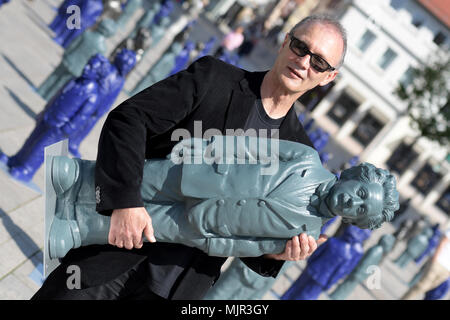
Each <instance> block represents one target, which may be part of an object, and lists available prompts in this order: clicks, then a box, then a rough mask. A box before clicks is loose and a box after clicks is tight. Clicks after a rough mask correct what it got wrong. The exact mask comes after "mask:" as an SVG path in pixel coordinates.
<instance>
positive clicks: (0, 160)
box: [0, 151, 9, 166]
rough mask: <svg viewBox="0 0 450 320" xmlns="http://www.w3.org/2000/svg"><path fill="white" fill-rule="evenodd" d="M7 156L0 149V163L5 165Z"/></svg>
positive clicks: (7, 159)
mask: <svg viewBox="0 0 450 320" xmlns="http://www.w3.org/2000/svg"><path fill="white" fill-rule="evenodd" d="M8 161H9V157H8V156H7V155H6V154H4V153H3V152H1V151H0V163H3V164H4V165H5V166H7V165H8Z"/></svg>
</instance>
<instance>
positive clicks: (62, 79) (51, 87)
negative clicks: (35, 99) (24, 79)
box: [38, 63, 73, 101]
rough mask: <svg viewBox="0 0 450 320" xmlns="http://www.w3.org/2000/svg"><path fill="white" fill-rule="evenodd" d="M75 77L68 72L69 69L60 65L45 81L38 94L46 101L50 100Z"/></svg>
mask: <svg viewBox="0 0 450 320" xmlns="http://www.w3.org/2000/svg"><path fill="white" fill-rule="evenodd" d="M72 77H73V75H72V74H71V73H70V72H69V71H68V70H67V68H66V67H65V66H64V65H63V64H62V63H60V64H59V65H58V66H57V67H56V69H55V70H54V71H53V72H52V73H51V74H50V75H49V76H48V77H47V79H45V81H44V82H43V83H42V84H41V85H40V86H39V88H38V93H39V94H40V95H41V97H42V98H44V99H45V100H47V101H48V100H50V99H51V98H52V97H53V96H54V95H55V94H56V93H57V92H58V90H59V89H61V88H62V87H63V86H64V85H65V84H66V82H67V81H69V80H70V79H71V78H72Z"/></svg>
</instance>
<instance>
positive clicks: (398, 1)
mask: <svg viewBox="0 0 450 320" xmlns="http://www.w3.org/2000/svg"><path fill="white" fill-rule="evenodd" d="M391 7H392V8H394V9H395V10H398V9H400V8H401V7H402V0H391Z"/></svg>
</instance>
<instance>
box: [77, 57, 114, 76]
mask: <svg viewBox="0 0 450 320" xmlns="http://www.w3.org/2000/svg"><path fill="white" fill-rule="evenodd" d="M106 63H107V64H109V61H108V59H106V58H105V57H104V56H103V55H102V54H100V53H98V54H96V55H93V56H92V57H91V58H90V59H89V61H88V62H87V63H86V65H85V66H84V68H83V73H82V77H83V78H86V79H99V78H103V77H104V76H106V74H105V73H106V71H107V65H105V64H106Z"/></svg>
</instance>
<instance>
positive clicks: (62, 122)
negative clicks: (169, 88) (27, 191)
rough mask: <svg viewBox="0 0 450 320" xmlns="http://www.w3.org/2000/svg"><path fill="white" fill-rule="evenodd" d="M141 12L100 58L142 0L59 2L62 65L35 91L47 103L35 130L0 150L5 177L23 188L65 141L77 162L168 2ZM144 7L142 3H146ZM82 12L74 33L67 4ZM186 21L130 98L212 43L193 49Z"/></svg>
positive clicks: (158, 27) (54, 26)
mask: <svg viewBox="0 0 450 320" xmlns="http://www.w3.org/2000/svg"><path fill="white" fill-rule="evenodd" d="M148 2H150V9H149V10H147V11H146V12H145V13H144V14H143V15H142V17H141V18H140V20H139V21H138V22H137V23H136V25H135V27H134V29H133V30H132V31H131V32H130V34H129V35H128V36H127V37H126V38H125V39H124V40H123V41H122V42H121V43H120V44H119V45H118V46H117V47H116V48H115V49H114V50H113V51H112V53H111V56H110V57H109V60H110V61H113V63H110V62H109V61H108V59H107V58H105V56H104V55H105V53H106V52H107V46H106V39H107V38H109V37H111V36H113V35H114V34H115V33H116V31H117V30H118V29H119V28H121V27H123V26H124V25H125V24H126V23H127V21H128V20H129V19H130V18H131V16H132V15H133V13H134V12H135V11H136V9H137V8H138V7H139V6H141V4H142V0H128V1H124V0H64V1H63V2H62V4H61V5H60V7H59V8H58V9H57V14H56V16H55V18H54V19H53V21H52V22H51V23H50V25H49V27H50V29H51V30H53V31H54V33H55V36H54V38H53V40H54V41H56V42H57V43H59V44H60V45H61V46H63V47H64V48H65V51H64V54H63V56H62V59H61V62H60V63H59V65H58V66H57V67H56V68H55V69H54V70H53V72H52V73H51V74H50V75H49V76H48V77H47V78H46V79H45V80H44V82H43V83H42V84H41V85H40V86H39V88H37V92H38V93H39V94H40V95H41V97H42V98H44V99H45V100H46V101H48V102H47V104H46V106H45V108H44V111H42V112H41V113H40V114H39V116H38V117H37V119H36V127H35V128H34V130H33V131H32V133H31V134H30V136H29V137H28V138H27V140H26V141H25V143H24V144H23V146H22V148H21V149H20V150H19V151H18V152H17V153H16V154H15V155H13V156H10V157H8V156H7V155H6V154H3V153H1V152H0V162H1V163H3V164H4V165H6V166H7V170H8V172H9V174H10V175H11V176H12V177H13V178H15V179H16V180H19V181H21V182H24V183H26V184H27V183H29V182H30V181H31V180H32V178H33V176H34V174H35V173H36V172H37V170H38V169H39V168H40V166H41V165H42V163H43V160H44V148H45V147H46V146H48V145H51V144H53V143H55V142H57V141H60V140H62V139H66V138H68V139H69V151H70V152H71V153H72V154H73V155H74V156H76V157H81V155H80V153H79V151H78V150H79V146H80V143H81V142H82V141H83V139H84V138H86V136H87V135H88V134H89V132H90V131H91V130H92V128H93V127H94V126H95V124H96V122H97V121H98V120H99V119H100V118H101V117H102V116H103V115H104V114H105V113H106V112H107V111H108V110H109V109H110V108H111V106H112V105H113V104H114V101H115V99H116V98H117V97H118V95H119V93H120V92H121V90H122V89H123V86H124V83H125V80H126V76H127V75H128V74H129V73H130V71H131V70H132V69H133V68H134V67H135V66H136V64H137V63H138V62H139V61H141V60H142V58H143V56H144V54H145V52H146V51H147V49H149V48H154V47H155V46H156V45H157V43H158V42H159V41H160V40H161V38H162V37H163V35H164V32H165V31H166V29H167V26H168V24H169V23H170V21H171V20H170V18H169V15H170V13H171V12H172V11H173V8H174V4H173V2H172V1H171V0H162V1H161V2H159V1H148ZM147 4H148V3H147ZM71 6H78V7H79V8H80V10H81V26H80V28H78V29H77V28H75V29H69V28H68V27H67V25H66V23H67V19H68V16H69V15H70V12H71V10H70V7H71ZM194 23H195V21H191V22H190V23H189V24H188V25H187V26H186V27H185V28H184V29H183V31H182V32H180V33H179V35H177V36H176V37H175V39H174V41H173V44H172V46H170V48H169V49H168V50H167V51H166V52H165V53H164V54H163V55H162V56H161V57H160V59H159V60H158V61H157V62H156V63H155V64H154V65H153V66H152V67H151V69H150V70H149V71H148V72H147V74H146V75H145V76H144V77H143V79H142V80H141V81H140V83H138V85H137V86H136V87H135V89H133V91H132V93H131V94H135V93H137V92H139V91H141V90H142V89H145V88H146V87H148V86H150V85H151V84H153V83H154V82H156V81H159V80H162V79H163V78H165V77H167V76H169V75H172V74H174V73H176V72H178V71H180V70H182V69H184V68H185V67H186V66H187V65H188V64H189V63H190V62H192V60H193V59H194V58H195V59H198V58H200V57H202V56H204V55H207V54H208V53H209V52H210V51H211V49H212V47H213V46H214V44H215V41H216V39H215V38H214V37H212V38H211V39H210V40H209V41H208V42H207V43H206V44H205V45H203V44H201V45H202V46H201V45H200V44H197V46H195V45H194V43H193V42H192V41H189V40H188V38H189V33H190V31H191V30H192V26H193V25H194Z"/></svg>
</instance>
